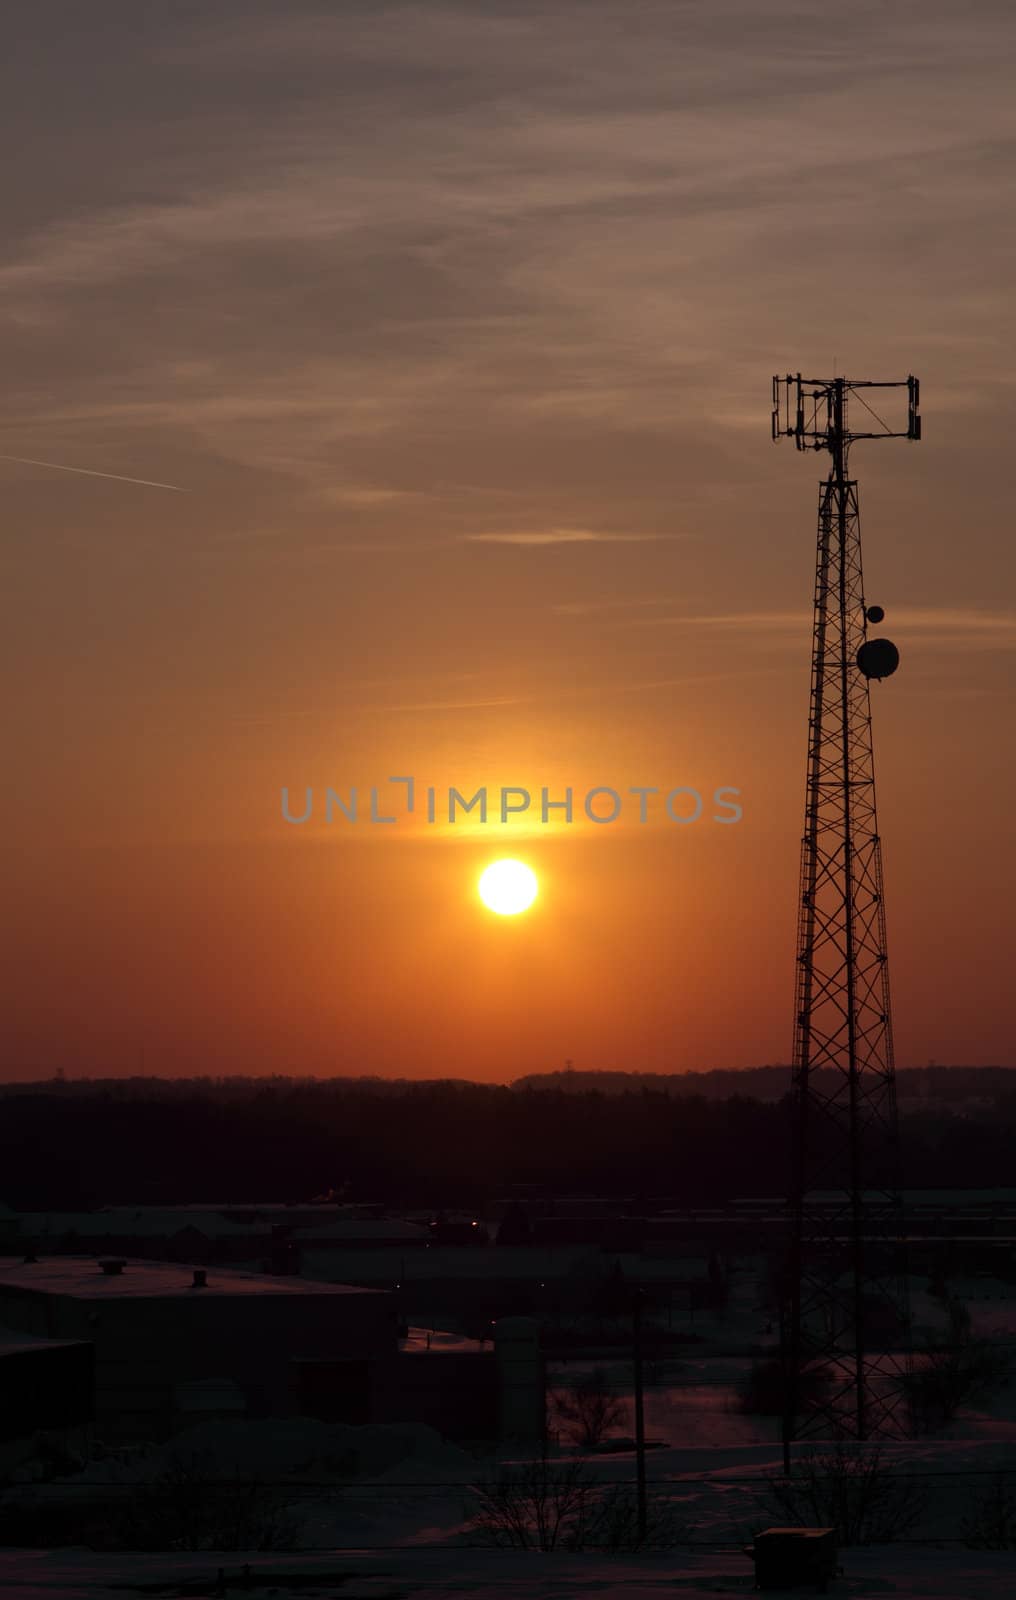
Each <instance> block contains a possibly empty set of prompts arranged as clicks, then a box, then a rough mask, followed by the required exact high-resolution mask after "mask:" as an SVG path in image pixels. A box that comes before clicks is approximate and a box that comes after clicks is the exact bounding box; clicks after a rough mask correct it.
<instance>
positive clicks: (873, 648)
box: [857, 639, 900, 678]
mask: <svg viewBox="0 0 1016 1600" xmlns="http://www.w3.org/2000/svg"><path fill="white" fill-rule="evenodd" d="M899 664H900V653H899V651H898V650H897V648H896V646H895V645H894V644H893V642H892V640H891V639H868V640H867V641H866V642H865V643H864V644H862V646H861V648H860V650H858V652H857V665H858V666H859V667H860V669H861V671H862V672H863V673H864V676H865V677H866V678H891V677H892V675H893V673H894V672H895V671H896V668H897V667H898V666H899Z"/></svg>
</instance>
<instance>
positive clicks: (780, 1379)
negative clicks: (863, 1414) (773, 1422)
mask: <svg viewBox="0 0 1016 1600" xmlns="http://www.w3.org/2000/svg"><path fill="white" fill-rule="evenodd" d="M829 1388H830V1383H829V1378H828V1376H827V1374H826V1373H825V1372H824V1371H822V1370H821V1369H820V1368H816V1367H805V1368H804V1370H803V1371H802V1372H801V1374H800V1378H799V1380H798V1406H799V1409H803V1410H809V1409H810V1408H811V1407H812V1406H815V1405H820V1404H821V1403H822V1401H823V1400H824V1399H825V1398H826V1396H827V1394H828V1392H829ZM786 1395H787V1380H786V1374H785V1372H784V1368H783V1363H782V1361H781V1360H780V1359H779V1358H778V1357H777V1356H771V1357H766V1358H765V1359H763V1360H760V1361H753V1362H752V1364H751V1367H750V1368H749V1370H748V1372H747V1374H746V1376H745V1378H744V1381H743V1383H742V1384H741V1386H740V1389H739V1391H738V1397H737V1409H738V1410H739V1411H742V1412H743V1413H744V1414H745V1415H746V1416H759V1417H781V1416H782V1415H783V1409H784V1406H785V1405H786Z"/></svg>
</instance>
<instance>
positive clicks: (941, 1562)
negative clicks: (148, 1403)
mask: <svg viewBox="0 0 1016 1600" xmlns="http://www.w3.org/2000/svg"><path fill="white" fill-rule="evenodd" d="M245 1565H246V1566H247V1567H248V1568H249V1571H248V1572H247V1573H246V1574H244V1572H243V1568H244V1566H245ZM843 1566H844V1576H843V1577H842V1578H840V1579H838V1580H836V1582H835V1583H834V1584H833V1585H832V1586H831V1588H830V1591H829V1592H830V1594H831V1595H833V1596H842V1597H844V1600H847V1597H849V1600H876V1597H877V1600H883V1597H884V1596H890V1595H895V1596H898V1597H900V1600H1012V1596H1013V1594H1014V1593H1016V1555H1008V1554H992V1553H984V1554H981V1553H975V1552H969V1551H964V1552H962V1553H960V1554H952V1553H945V1552H943V1551H940V1550H929V1549H913V1548H901V1547H900V1546H895V1545H893V1546H875V1547H871V1548H868V1549H865V1550H849V1551H846V1552H845V1554H844V1559H843ZM220 1569H221V1572H222V1577H223V1578H224V1579H225V1585H224V1586H220V1585H219V1583H218V1582H217V1579H218V1575H219V1572H220ZM0 1590H2V1592H3V1595H4V1597H5V1600H54V1597H60V1600H130V1597H131V1596H140V1595H142V1594H147V1595H164V1596H171V1595H182V1594H188V1595H191V1596H195V1597H197V1596H206V1595H207V1596H212V1595H217V1594H226V1595H236V1596H244V1597H245V1600H269V1597H275V1600H286V1597H288V1596H295V1595H299V1596H302V1597H303V1600H326V1597H328V1600H332V1597H334V1600H338V1597H340V1596H341V1600H400V1597H405V1600H413V1597H415V1596H420V1597H424V1596H426V1597H428V1600H445V1597H447V1600H451V1597H453V1596H454V1597H455V1600H593V1597H595V1600H646V1597H650V1596H656V1597H659V1600H664V1597H667V1600H670V1597H675V1600H677V1597H679V1600H715V1596H717V1595H738V1594H740V1595H748V1594H750V1593H751V1592H752V1568H751V1564H750V1562H749V1561H748V1560H747V1559H746V1558H745V1557H744V1556H743V1555H742V1554H741V1553H740V1552H739V1551H734V1550H731V1551H724V1552H709V1551H704V1552H697V1551H679V1552H677V1553H675V1554H673V1555H669V1554H668V1555H666V1556H626V1557H619V1558H605V1557H597V1556H588V1555H585V1556H571V1555H550V1556H539V1555H526V1554H523V1553H517V1552H512V1551H501V1550H489V1551H474V1550H456V1551H449V1550H447V1549H443V1548H435V1547H432V1548H431V1549H429V1550H426V1551H424V1550H410V1551H405V1550H397V1551H387V1552H383V1553H378V1552H374V1551H344V1552H342V1553H341V1554H340V1555H331V1556H324V1555H314V1556H309V1555H302V1556H301V1555H290V1556H265V1555H249V1556H235V1555H228V1556H222V1557H219V1556H216V1555H215V1554H214V1553H209V1554H200V1555H189V1554H188V1555H117V1556H98V1555H93V1554H91V1553H89V1552H85V1551H75V1550H60V1551H0ZM810 1592H813V1591H809V1590H807V1589H805V1590H796V1591H794V1594H796V1595H800V1594H802V1593H803V1594H808V1593H810Z"/></svg>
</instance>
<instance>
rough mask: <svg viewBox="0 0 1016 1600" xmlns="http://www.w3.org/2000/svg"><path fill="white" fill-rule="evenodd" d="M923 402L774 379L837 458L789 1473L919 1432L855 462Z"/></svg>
mask: <svg viewBox="0 0 1016 1600" xmlns="http://www.w3.org/2000/svg"><path fill="white" fill-rule="evenodd" d="M889 389H905V390H906V391H907V395H906V399H907V414H906V428H905V429H897V430H894V429H893V428H891V427H890V426H889V425H888V424H887V423H886V422H884V421H883V420H882V418H881V417H880V416H878V414H877V413H876V411H875V410H874V407H873V404H872V403H871V400H873V399H874V396H870V398H865V393H866V392H870V391H872V390H889ZM848 399H851V400H856V401H857V402H858V404H859V405H860V406H862V407H863V408H864V411H865V416H864V418H863V419H862V424H863V426H864V427H865V430H866V431H857V430H855V429H853V428H852V427H851V426H850V425H849V421H848V417H847V402H848ZM918 402H919V389H918V383H917V379H916V378H913V377H908V378H906V379H904V380H902V381H901V382H899V383H868V382H864V383H855V382H852V381H850V380H849V379H847V378H831V379H814V378H807V379H805V378H802V377H801V375H800V374H798V375H797V376H796V377H794V376H788V377H785V378H779V377H777V378H774V379H773V438H774V439H779V438H784V437H787V438H792V439H793V440H794V442H795V444H796V445H797V448H798V449H799V450H808V449H812V450H828V451H829V453H830V455H831V457H832V463H831V466H830V470H829V475H828V477H827V478H826V479H825V481H824V482H823V483H822V484H821V485H820V487H819V501H818V560H817V566H816V574H815V619H814V638H813V651H812V667H811V706H810V715H809V722H808V783H807V795H806V800H805V814H804V815H805V821H804V838H803V840H802V849H801V882H800V904H799V911H798V941H797V988H796V1020H795V1031H794V1064H793V1077H792V1084H791V1089H792V1104H793V1156H792V1176H791V1189H790V1224H791V1226H790V1233H791V1245H790V1261H789V1282H788V1284H787V1312H786V1315H785V1317H784V1329H783V1358H784V1363H785V1379H786V1381H785V1390H784V1392H785V1396H786V1399H785V1410H784V1419H783V1457H784V1467H785V1470H786V1471H787V1472H789V1471H790V1446H791V1442H792V1441H793V1440H794V1439H805V1438H809V1437H811V1438H814V1437H816V1436H823V1435H824V1436H825V1437H827V1438H828V1437H829V1436H830V1435H832V1436H834V1437H838V1438H843V1437H847V1438H855V1439H870V1438H873V1437H878V1436H880V1435H882V1436H884V1435H892V1434H900V1433H902V1432H903V1431H904V1429H905V1420H906V1413H905V1379H906V1376H907V1374H908V1371H909V1366H910V1355H909V1347H910V1315H909V1305H908V1297H907V1286H906V1273H905V1257H904V1252H903V1218H902V1200H901V1194H900V1177H899V1164H898V1151H899V1136H898V1127H897V1112H896V1080H895V1069H894V1064H893V1042H892V1017H891V1011H890V1000H889V973H888V966H887V960H886V935H885V910H884V904H883V897H882V849H881V841H880V839H879V833H878V821H877V816H876V810H875V771H874V761H873V755H872V742H871V705H870V680H871V679H872V678H875V679H880V678H885V677H888V676H889V675H890V674H891V673H893V672H894V671H895V670H896V667H897V666H898V664H899V653H898V651H897V649H896V646H895V645H894V644H893V643H892V642H891V641H890V640H889V639H884V638H869V637H868V624H869V623H873V624H876V625H877V624H878V623H880V622H881V621H882V619H883V616H884V613H883V611H882V609H881V607H879V606H868V605H866V602H865V597H864V586H863V582H862V573H861V525H860V516H859V512H858V498H857V483H856V481H855V480H853V479H851V478H848V476H847V454H848V451H849V449H850V446H851V445H852V444H853V443H854V442H855V441H856V440H858V439H885V438H888V439H899V438H904V439H919V438H920V437H921V420H920V417H919V415H918ZM900 420H901V421H902V418H901V419H900ZM873 423H877V424H878V427H877V430H876V429H874V428H873V427H872V424H873Z"/></svg>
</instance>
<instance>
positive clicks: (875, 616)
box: [864, 606, 885, 622]
mask: <svg viewBox="0 0 1016 1600" xmlns="http://www.w3.org/2000/svg"><path fill="white" fill-rule="evenodd" d="M864 614H865V616H866V617H867V619H868V621H869V622H881V621H882V619H883V618H884V616H885V612H884V611H883V610H882V607H881V606H869V607H868V609H867V611H866V612H865V613H864Z"/></svg>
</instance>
